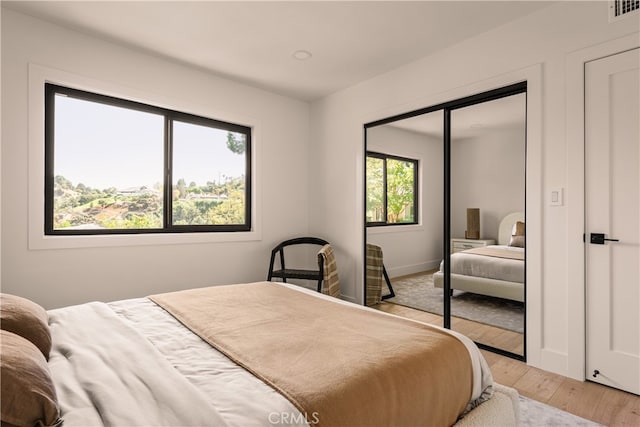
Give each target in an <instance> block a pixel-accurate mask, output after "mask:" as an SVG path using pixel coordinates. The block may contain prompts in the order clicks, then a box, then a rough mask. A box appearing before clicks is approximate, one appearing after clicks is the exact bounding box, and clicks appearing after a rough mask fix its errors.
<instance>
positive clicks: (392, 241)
mask: <svg viewBox="0 0 640 427" xmlns="http://www.w3.org/2000/svg"><path fill="white" fill-rule="evenodd" d="M442 123H443V112H442V111H434V112H431V113H426V114H420V115H417V116H414V117H409V118H405V119H399V120H394V121H392V122H390V123H387V124H382V125H380V126H376V127H373V128H371V129H368V130H367V150H366V181H367V183H366V187H367V188H366V218H365V221H366V241H367V244H368V245H369V247H370V248H371V245H373V246H375V247H378V248H380V249H379V250H380V251H381V253H382V257H383V263H384V265H385V270H386V272H387V275H388V276H389V277H391V278H394V280H393V282H392V287H391V288H389V287H388V286H387V285H386V283H383V289H382V295H383V297H387V296H389V297H390V298H385V301H388V302H390V303H393V304H398V305H401V306H403V307H406V308H408V309H414V310H420V311H422V312H423V313H424V314H422V315H421V317H422V318H423V319H428V320H429V321H430V322H431V323H434V324H437V325H439V326H442V325H443V321H442V310H443V291H442V289H441V288H436V287H434V284H433V274H434V273H435V272H436V271H437V270H438V268H439V266H440V263H441V261H442V255H443V253H442V248H443V233H442V230H443V226H444V223H443V214H444V207H443V191H444V165H443V163H442V158H443V144H442V141H443V129H442ZM398 278H400V280H397V279H398ZM392 289H393V295H392V292H391V290H392Z"/></svg>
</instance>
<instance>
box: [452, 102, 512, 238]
mask: <svg viewBox="0 0 640 427" xmlns="http://www.w3.org/2000/svg"><path fill="white" fill-rule="evenodd" d="M523 116H524V111H523ZM452 121H453V124H454V125H455V117H453V119H452ZM524 190H525V130H524V127H523V128H521V129H496V130H492V131H491V132H482V133H480V134H478V135H477V136H476V137H473V138H465V139H457V140H453V141H452V143H451V236H452V237H464V232H465V230H466V229H467V208H479V209H480V238H482V239H495V240H496V241H497V240H498V227H499V225H500V221H502V218H504V216H505V215H507V214H509V213H512V212H524Z"/></svg>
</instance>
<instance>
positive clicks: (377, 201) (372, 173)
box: [367, 156, 384, 222]
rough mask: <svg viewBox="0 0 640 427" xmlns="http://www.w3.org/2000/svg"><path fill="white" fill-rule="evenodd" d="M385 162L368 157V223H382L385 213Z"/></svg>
mask: <svg viewBox="0 0 640 427" xmlns="http://www.w3.org/2000/svg"><path fill="white" fill-rule="evenodd" d="M383 164H384V160H382V159H379V158H377V157H369V156H367V221H368V222H375V221H381V220H383V219H384V218H382V217H381V216H382V214H383V212H384V209H383V208H384V206H383V203H384V181H383V179H382V175H383V173H384V172H383V171H384V168H383Z"/></svg>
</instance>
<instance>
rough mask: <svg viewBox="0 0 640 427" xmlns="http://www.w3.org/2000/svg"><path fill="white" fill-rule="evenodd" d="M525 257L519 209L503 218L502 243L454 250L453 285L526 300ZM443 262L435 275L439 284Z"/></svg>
mask: <svg viewBox="0 0 640 427" xmlns="http://www.w3.org/2000/svg"><path fill="white" fill-rule="evenodd" d="M518 223H519V224H521V226H519V224H518ZM524 260H525V249H524V214H523V213H522V212H515V213H511V214H508V215H506V216H505V217H504V218H503V219H502V221H501V222H500V226H499V229H498V245H491V246H487V247H484V248H474V249H469V250H466V251H461V252H456V253H453V254H451V289H452V290H459V291H465V292H471V293H475V294H481V295H488V296H492V297H497V298H505V299H509V300H514V301H520V302H524V278H525V261H524ZM443 264H444V262H443V263H441V265H440V271H438V272H436V273H435V274H434V276H433V280H434V285H435V286H436V287H439V288H442V287H444V274H443V272H442V270H443Z"/></svg>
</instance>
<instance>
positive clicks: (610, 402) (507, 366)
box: [375, 302, 640, 427]
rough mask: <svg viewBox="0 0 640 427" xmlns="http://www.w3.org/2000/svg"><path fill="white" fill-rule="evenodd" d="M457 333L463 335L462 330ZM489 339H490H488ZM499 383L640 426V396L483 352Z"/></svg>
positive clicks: (611, 422) (406, 312)
mask: <svg viewBox="0 0 640 427" xmlns="http://www.w3.org/2000/svg"><path fill="white" fill-rule="evenodd" d="M375 308H377V309H379V310H382V311H386V312H388V313H393V314H396V315H398V316H402V317H407V318H410V319H415V320H419V321H421V322H425V323H431V324H436V325H439V326H441V325H442V317H441V316H438V315H435V314H431V313H427V312H424V311H420V310H415V309H412V308H409V307H404V306H401V305H398V304H391V303H385V302H382V303H380V304H378V305H377V306H376V307H375ZM456 330H458V331H460V332H462V330H461V329H460V328H457V329H456ZM485 337H486V336H485ZM482 354H483V355H484V357H485V358H486V359H487V362H488V363H489V366H490V367H491V372H492V373H493V378H494V380H495V381H496V382H498V383H500V384H504V385H506V386H509V387H513V388H515V389H516V390H518V393H520V394H521V395H522V396H526V397H529V398H531V399H535V400H537V401H540V402H543V403H546V404H547V405H551V406H555V407H556V408H559V409H562V410H564V411H567V412H570V413H572V414H575V415H578V416H580V417H583V418H586V419H589V420H592V421H595V422H597V423H600V424H603V425H606V426H631V427H640V397H639V396H636V395H633V394H630V393H625V392H623V391H620V390H616V389H613V388H609V387H606V386H603V385H600V384H596V383H592V382H588V381H585V382H582V381H576V380H573V379H571V378H566V377H563V376H561V375H556V374H553V373H550V372H547V371H543V370H541V369H537V368H534V367H532V366H528V365H527V364H525V363H523V362H520V361H517V360H514V359H510V358H508V357H505V356H500V355H498V354H495V353H491V352H488V351H484V350H482Z"/></svg>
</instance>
